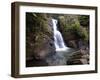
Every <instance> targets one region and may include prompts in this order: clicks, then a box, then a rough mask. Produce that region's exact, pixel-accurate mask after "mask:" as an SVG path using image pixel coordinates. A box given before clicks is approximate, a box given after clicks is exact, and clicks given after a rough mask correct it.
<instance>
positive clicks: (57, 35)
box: [52, 19, 68, 51]
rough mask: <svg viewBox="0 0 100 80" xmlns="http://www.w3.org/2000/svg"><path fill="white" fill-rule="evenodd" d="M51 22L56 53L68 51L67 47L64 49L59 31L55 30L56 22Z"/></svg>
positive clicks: (54, 20)
mask: <svg viewBox="0 0 100 80" xmlns="http://www.w3.org/2000/svg"><path fill="white" fill-rule="evenodd" d="M52 22H53V30H54V44H55V47H56V51H65V50H66V49H68V47H66V45H65V43H64V40H63V37H62V35H61V33H60V31H59V30H58V29H57V20H56V19H52Z"/></svg>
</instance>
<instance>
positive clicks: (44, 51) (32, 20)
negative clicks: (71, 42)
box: [26, 13, 55, 60]
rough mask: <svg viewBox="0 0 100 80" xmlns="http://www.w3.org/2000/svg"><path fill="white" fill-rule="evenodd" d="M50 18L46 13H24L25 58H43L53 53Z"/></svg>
mask: <svg viewBox="0 0 100 80" xmlns="http://www.w3.org/2000/svg"><path fill="white" fill-rule="evenodd" d="M50 20H51V19H50V18H49V17H47V15H46V14H40V13H36V14H35V13H26V26H27V27H26V47H27V48H26V53H27V54H26V58H27V59H29V60H30V59H32V57H33V58H34V59H38V60H39V59H41V60H43V59H45V57H46V56H48V54H53V53H55V46H54V39H53V30H52V23H51V21H50Z"/></svg>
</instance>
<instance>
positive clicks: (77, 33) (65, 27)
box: [59, 16, 88, 41]
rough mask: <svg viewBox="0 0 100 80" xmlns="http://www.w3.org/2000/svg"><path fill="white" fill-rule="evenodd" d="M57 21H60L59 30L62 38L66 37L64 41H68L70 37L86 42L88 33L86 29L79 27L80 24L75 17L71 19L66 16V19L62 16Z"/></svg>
mask: <svg viewBox="0 0 100 80" xmlns="http://www.w3.org/2000/svg"><path fill="white" fill-rule="evenodd" d="M59 21H60V22H59V26H60V30H61V32H62V34H63V36H64V37H66V36H67V37H68V38H66V39H69V38H70V37H71V36H72V37H73V38H74V39H82V40H85V41H88V32H87V30H86V28H83V27H82V26H81V25H80V22H79V20H78V19H77V17H75V18H74V17H73V16H71V17H70V16H68V17H67V18H66V17H64V16H62V17H60V20H59ZM66 21H67V22H66ZM72 37H71V38H72Z"/></svg>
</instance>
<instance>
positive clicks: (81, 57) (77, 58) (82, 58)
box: [67, 49, 89, 65]
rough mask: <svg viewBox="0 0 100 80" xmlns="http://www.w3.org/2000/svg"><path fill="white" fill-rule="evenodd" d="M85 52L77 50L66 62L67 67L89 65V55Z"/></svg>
mask: <svg viewBox="0 0 100 80" xmlns="http://www.w3.org/2000/svg"><path fill="white" fill-rule="evenodd" d="M87 52H88V51H87V50H82V49H81V50H79V51H78V52H75V53H74V54H73V55H72V56H70V58H69V59H68V60H67V65H80V64H89V54H88V53H87Z"/></svg>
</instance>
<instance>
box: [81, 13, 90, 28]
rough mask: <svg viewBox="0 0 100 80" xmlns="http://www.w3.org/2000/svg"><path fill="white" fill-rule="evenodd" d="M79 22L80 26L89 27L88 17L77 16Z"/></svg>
mask: <svg viewBox="0 0 100 80" xmlns="http://www.w3.org/2000/svg"><path fill="white" fill-rule="evenodd" d="M79 22H80V24H81V25H82V26H86V27H88V26H89V16H87V15H81V16H79Z"/></svg>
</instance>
